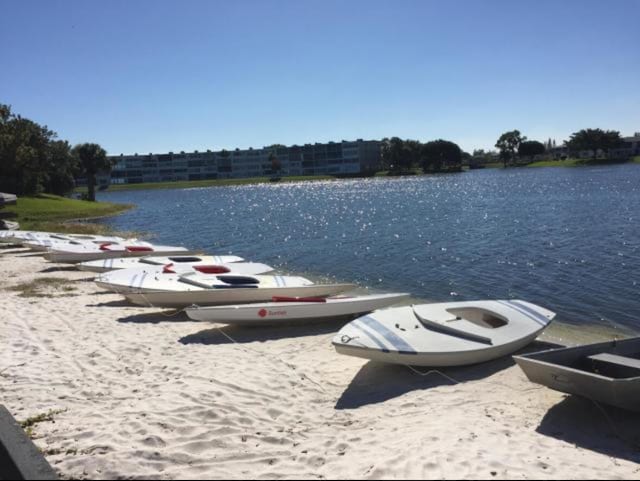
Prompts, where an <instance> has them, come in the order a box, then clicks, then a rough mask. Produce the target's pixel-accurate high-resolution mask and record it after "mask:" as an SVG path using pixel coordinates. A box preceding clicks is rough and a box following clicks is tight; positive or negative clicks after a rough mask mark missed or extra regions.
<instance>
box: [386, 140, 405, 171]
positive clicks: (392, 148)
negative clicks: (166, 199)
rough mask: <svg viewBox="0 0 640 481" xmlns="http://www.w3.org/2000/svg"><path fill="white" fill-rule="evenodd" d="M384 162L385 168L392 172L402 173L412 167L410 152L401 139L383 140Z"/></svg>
mask: <svg viewBox="0 0 640 481" xmlns="http://www.w3.org/2000/svg"><path fill="white" fill-rule="evenodd" d="M382 160H383V163H384V165H385V168H387V169H388V170H390V171H392V172H401V171H402V170H405V169H408V168H409V167H411V158H410V155H409V151H408V150H407V149H405V145H404V141H403V140H402V139H401V138H399V137H391V138H390V139H388V138H385V139H383V140H382Z"/></svg>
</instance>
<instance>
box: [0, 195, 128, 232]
mask: <svg viewBox="0 0 640 481" xmlns="http://www.w3.org/2000/svg"><path fill="white" fill-rule="evenodd" d="M132 207H133V206H131V205H125V204H112V203H109V202H86V201H83V200H74V199H68V198H66V197H58V196H55V195H47V194H43V195H39V196H37V197H19V198H18V203H17V205H15V206H9V207H7V208H6V209H4V210H3V211H2V213H3V214H5V216H4V217H7V218H10V220H15V221H17V222H19V223H20V228H21V229H23V230H41V231H48V232H68V233H71V232H73V233H82V234H99V233H106V232H108V228H107V227H106V226H103V225H99V224H92V223H83V222H79V221H81V220H83V219H84V220H86V219H95V218H99V217H108V216H112V215H116V214H120V213H121V212H124V211H126V210H128V209H130V208H132ZM6 214H8V216H7V215H6ZM9 216H10V217H9Z"/></svg>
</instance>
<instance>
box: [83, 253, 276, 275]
mask: <svg viewBox="0 0 640 481" xmlns="http://www.w3.org/2000/svg"><path fill="white" fill-rule="evenodd" d="M243 261H244V259H243V258H242V257H238V256H228V255H221V256H198V255H193V256H162V257H151V256H150V257H119V258H110V259H101V260H97V261H89V262H83V263H81V264H78V269H79V270H81V271H87V272H97V273H102V272H109V271H116V270H121V269H131V268H137V267H145V268H146V267H160V268H162V267H164V266H166V265H168V264H173V265H174V266H176V267H179V266H208V265H227V264H233V263H237V262H243ZM267 272H268V271H267ZM256 274H257V273H256Z"/></svg>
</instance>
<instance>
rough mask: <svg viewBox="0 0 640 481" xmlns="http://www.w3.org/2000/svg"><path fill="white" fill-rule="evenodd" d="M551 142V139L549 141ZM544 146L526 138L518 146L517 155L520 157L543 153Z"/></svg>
mask: <svg viewBox="0 0 640 481" xmlns="http://www.w3.org/2000/svg"><path fill="white" fill-rule="evenodd" d="M549 142H551V141H549ZM545 150H546V149H545V146H544V144H543V143H542V142H538V141H537V140H527V141H525V142H522V143H521V144H520V145H519V146H518V155H519V156H520V157H533V156H535V155H542V154H544V153H545Z"/></svg>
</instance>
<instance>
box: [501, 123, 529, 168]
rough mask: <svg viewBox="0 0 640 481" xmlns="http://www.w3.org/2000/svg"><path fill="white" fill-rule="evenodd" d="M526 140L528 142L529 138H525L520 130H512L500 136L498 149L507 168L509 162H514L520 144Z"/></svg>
mask: <svg viewBox="0 0 640 481" xmlns="http://www.w3.org/2000/svg"><path fill="white" fill-rule="evenodd" d="M525 140H527V138H526V137H523V136H522V135H521V134H520V131H519V130H511V131H509V132H505V133H504V134H502V135H501V136H500V138H499V139H498V141H497V142H496V147H497V148H498V149H499V150H500V158H501V159H502V161H503V162H504V166H505V167H506V166H507V162H509V161H510V162H513V160H514V159H515V157H516V152H517V151H518V148H519V147H520V144H521V143H522V142H524V141H525Z"/></svg>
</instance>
